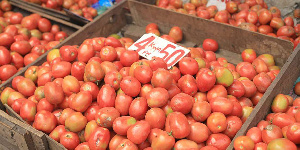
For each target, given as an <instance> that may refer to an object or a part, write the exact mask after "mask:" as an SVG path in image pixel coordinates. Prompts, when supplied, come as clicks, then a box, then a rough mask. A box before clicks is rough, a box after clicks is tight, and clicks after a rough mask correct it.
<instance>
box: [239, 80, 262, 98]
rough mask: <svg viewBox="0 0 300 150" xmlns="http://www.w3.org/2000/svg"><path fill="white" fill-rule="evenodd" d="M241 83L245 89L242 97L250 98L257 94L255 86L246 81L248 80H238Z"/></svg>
mask: <svg viewBox="0 0 300 150" xmlns="http://www.w3.org/2000/svg"><path fill="white" fill-rule="evenodd" d="M238 80H240V81H241V82H242V84H243V85H244V88H245V94H244V97H252V96H254V95H255V93H256V92H257V88H256V86H255V84H254V83H253V82H252V81H250V80H248V79H242V78H240V79H238Z"/></svg>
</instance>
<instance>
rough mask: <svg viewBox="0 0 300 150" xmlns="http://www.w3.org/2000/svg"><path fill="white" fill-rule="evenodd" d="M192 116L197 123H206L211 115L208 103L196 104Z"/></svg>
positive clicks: (200, 102)
mask: <svg viewBox="0 0 300 150" xmlns="http://www.w3.org/2000/svg"><path fill="white" fill-rule="evenodd" d="M191 113H192V116H193V118H194V119H195V120H196V121H200V122H203V121H205V120H206V119H207V118H208V117H209V116H210V113H211V107H210V104H209V103H208V102H206V101H199V102H195V103H194V105H193V108H192V110H191Z"/></svg>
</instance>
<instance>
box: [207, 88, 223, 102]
mask: <svg viewBox="0 0 300 150" xmlns="http://www.w3.org/2000/svg"><path fill="white" fill-rule="evenodd" d="M216 97H227V90H226V88H225V87H224V86H222V85H215V86H214V87H213V88H212V89H211V90H209V91H208V92H207V100H208V102H210V101H211V100H212V99H214V98H216Z"/></svg>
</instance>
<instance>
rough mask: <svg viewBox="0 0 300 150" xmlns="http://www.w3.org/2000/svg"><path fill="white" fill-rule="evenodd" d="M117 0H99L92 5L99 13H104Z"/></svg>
mask: <svg viewBox="0 0 300 150" xmlns="http://www.w3.org/2000/svg"><path fill="white" fill-rule="evenodd" d="M114 2H115V0H99V1H98V2H97V3H95V4H93V5H92V7H93V8H95V9H97V13H98V15H100V14H103V13H104V12H105V11H106V10H107V9H108V8H109V7H112V6H113V3H114Z"/></svg>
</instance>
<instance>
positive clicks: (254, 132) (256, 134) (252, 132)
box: [246, 127, 262, 144]
mask: <svg viewBox="0 0 300 150" xmlns="http://www.w3.org/2000/svg"><path fill="white" fill-rule="evenodd" d="M246 136H248V137H250V138H251V139H252V140H253V142H254V143H255V144H257V143H259V142H262V131H261V130H260V129H259V128H258V127H252V128H251V129H249V130H248V132H247V134H246Z"/></svg>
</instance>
